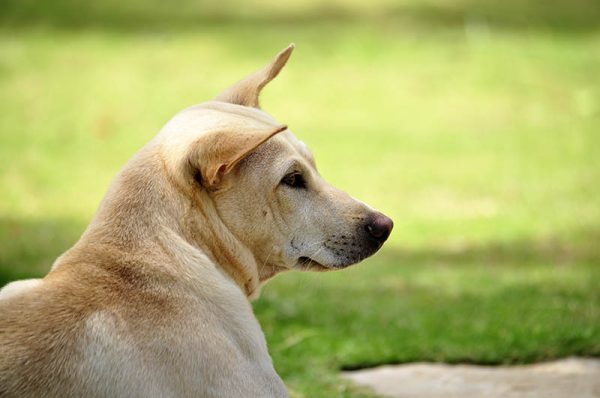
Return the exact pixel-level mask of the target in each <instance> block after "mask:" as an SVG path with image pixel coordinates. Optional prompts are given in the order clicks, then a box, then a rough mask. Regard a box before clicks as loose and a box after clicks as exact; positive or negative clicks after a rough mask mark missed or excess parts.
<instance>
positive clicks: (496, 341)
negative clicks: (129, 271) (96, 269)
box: [0, 0, 600, 397]
mask: <svg viewBox="0 0 600 398" xmlns="http://www.w3.org/2000/svg"><path fill="white" fill-rule="evenodd" d="M154 3H155V4H151V3H148V2H142V1H132V2H127V3H126V4H125V3H123V2H116V1H112V0H110V1H109V0H106V1H102V2H93V3H91V2H90V3H89V5H81V4H79V3H76V2H73V1H70V0H59V1H58V0H57V1H56V2H52V5H51V6H49V5H47V6H44V5H43V4H42V3H37V2H34V1H31V0H27V1H25V0H19V1H16V0H15V1H13V0H8V1H7V2H5V4H4V5H3V12H2V13H1V14H0V24H1V26H0V109H1V110H0V190H1V191H0V192H1V193H2V199H0V285H2V284H4V283H6V282H8V281H9V280H12V279H16V278H23V277H29V276H32V275H43V274H44V273H45V272H47V270H48V269H49V266H50V264H51V263H52V261H53V260H54V259H55V258H56V257H57V256H58V255H59V254H60V253H61V252H62V251H63V250H65V249H66V248H68V247H69V246H70V245H72V244H73V243H74V242H75V241H76V239H77V238H78V236H79V234H80V233H81V232H82V231H83V229H84V228H85V226H86V224H87V222H88V221H89V219H90V218H91V216H92V214H93V213H94V211H95V208H96V206H97V204H98V202H99V201H100V199H101V198H102V195H103V194H104V191H105V189H106V187H107V185H108V183H109V182H110V179H111V178H112V176H113V175H114V174H115V173H116V171H117V170H118V169H119V167H120V166H122V165H123V164H124V163H125V162H126V160H127V159H128V158H129V157H130V156H131V155H132V154H133V153H134V152H135V150H137V149H138V148H139V147H140V146H142V145H143V144H144V143H145V142H146V141H148V140H149V139H150V138H151V137H152V136H153V134H154V133H155V132H156V131H158V129H159V128H160V127H161V125H162V124H164V123H165V122H166V121H167V120H168V118H169V117H170V116H172V115H173V114H174V113H175V112H177V111H178V110H180V109H181V108H183V107H185V106H187V105H189V104H193V103H198V102H201V101H204V100H207V99H210V98H212V97H213V96H214V95H216V94H217V93H218V92H219V90H221V89H223V88H224V87H226V86H228V85H229V84H230V83H232V82H234V81H236V80H237V79H239V78H240V77H242V76H243V75H244V74H246V73H248V72H249V71H251V70H253V69H255V68H256V67H258V66H260V65H262V64H263V63H264V62H266V61H267V60H268V59H270V57H271V56H272V55H273V54H274V53H275V52H277V51H278V50H279V49H281V48H283V47H284V46H285V45H287V44H288V43H289V42H292V41H293V42H295V43H296V44H297V49H296V51H295V54H294V55H293V56H292V59H291V61H290V64H289V65H288V66H287V67H286V69H285V70H284V72H283V73H282V74H281V75H280V77H278V79H277V80H276V81H275V82H274V83H273V84H272V85H271V86H269V87H268V89H267V90H266V92H265V93H264V96H263V101H262V103H263V106H264V108H265V109H266V110H267V111H269V112H270V113H271V114H273V115H274V116H275V117H277V118H278V119H280V121H282V122H284V123H286V124H288V125H289V126H290V127H291V129H292V130H293V131H295V132H296V134H297V135H298V136H299V137H300V138H302V139H303V140H305V141H306V142H307V143H308V144H309V146H311V148H312V149H313V150H314V152H315V155H316V158H317V163H318V166H319V169H320V171H321V174H323V175H324V176H325V177H326V178H328V179H329V180H330V181H332V182H333V183H334V184H336V185H338V186H340V187H341V188H343V189H345V190H347V191H348V192H350V193H351V194H353V195H354V196H356V197H358V198H360V199H363V200H365V201H366V202H368V203H370V204H372V205H373V206H375V207H377V208H379V209H380V210H382V211H384V212H385V213H386V214H388V215H390V216H391V217H392V218H393V219H394V221H395V224H396V226H395V229H394V232H393V234H392V237H391V238H390V242H389V243H388V244H387V245H386V247H385V248H384V249H383V250H382V252H381V253H380V254H379V255H377V256H375V257H374V258H372V259H370V260H368V261H366V262H365V263H364V264H362V265H360V266H357V267H354V268H352V269H349V270H346V271H343V272H339V273H330V274H286V275H282V276H280V277H277V278H276V279H275V280H274V281H273V282H271V283H270V284H269V285H267V286H266V287H265V288H264V290H263V295H262V297H261V298H260V299H259V300H258V301H257V302H255V303H254V306H255V309H256V313H257V316H258V318H259V320H260V322H261V324H262V325H263V328H264V330H265V334H266V337H267V340H268V341H269V346H270V351H271V354H272V356H273V359H274V362H275V366H276V368H277V369H278V371H279V372H280V373H281V375H282V376H283V377H284V379H285V381H286V383H287V384H288V386H289V387H290V388H291V389H292V390H293V392H294V394H295V395H296V396H298V397H332V396H346V397H359V396H370V395H369V393H368V392H360V391H358V390H356V389H354V388H350V387H349V386H348V385H347V384H345V383H343V382H341V381H340V379H339V378H338V377H337V373H338V371H339V369H342V368H344V369H352V368H357V367H363V366H373V365H376V364H380V363H398V362H408V361H424V360H431V361H446V362H475V363H486V364H494V363H523V362H531V361H537V360H546V359H551V358H557V357H563V356H568V355H586V356H598V355H600V289H598V286H600V247H599V245H598V243H599V242H600V200H599V199H598V198H600V184H599V183H598V181H600V136H599V135H598V134H599V131H600V74H599V73H598V71H599V70H600V26H599V25H598V22H597V21H598V20H599V18H600V5H599V4H598V2H596V1H593V0H577V1H574V2H568V3H567V2H564V3H562V2H558V1H553V2H551V3H552V4H549V3H548V2H547V1H541V0H540V1H537V0H535V1H528V2H522V1H516V0H509V1H505V2H495V1H491V0H490V1H485V0H481V1H468V0H462V1H460V0H453V1H435V0H428V1H416V0H402V1H400V2H392V1H391V0H390V1H387V0H378V1H377V2H375V3H374V2H358V1H350V2H331V3H328V4H329V5H328V6H327V7H323V6H321V5H320V4H321V3H320V2H317V1H313V0H294V1H291V2H284V3H282V2H270V3H271V4H268V5H265V4H259V3H257V2H244V4H243V5H236V4H235V3H233V2H231V1H221V2H218V5H219V6H218V7H216V6H214V5H211V4H212V3H210V4H209V3H207V4H202V3H201V2H192V1H182V2H181V5H180V7H166V6H165V4H167V3H165V2H154ZM48 4H50V3H48ZM86 4H87V3H86ZM215 4H217V3H215Z"/></svg>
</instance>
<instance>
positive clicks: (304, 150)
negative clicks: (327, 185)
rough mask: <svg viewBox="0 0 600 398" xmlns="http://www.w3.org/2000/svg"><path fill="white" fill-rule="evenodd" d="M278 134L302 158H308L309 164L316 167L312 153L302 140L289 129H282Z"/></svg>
mask: <svg viewBox="0 0 600 398" xmlns="http://www.w3.org/2000/svg"><path fill="white" fill-rule="evenodd" d="M280 136H281V137H282V138H283V139H285V140H286V141H287V142H288V143H289V144H291V145H292V147H293V148H294V149H295V150H296V152H297V153H298V154H299V155H300V156H302V157H303V158H304V159H306V160H308V162H309V163H310V164H311V166H313V167H314V168H315V169H316V164H315V158H314V157H313V155H312V153H311V152H310V150H309V149H308V146H307V145H306V144H305V143H304V142H302V141H300V140H299V139H298V138H296V136H295V135H294V133H292V132H291V131H289V130H286V131H284V132H283V133H281V134H280Z"/></svg>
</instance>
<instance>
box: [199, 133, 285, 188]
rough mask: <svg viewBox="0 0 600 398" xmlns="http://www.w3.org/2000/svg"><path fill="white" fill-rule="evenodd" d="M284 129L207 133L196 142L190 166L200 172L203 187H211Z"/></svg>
mask: <svg viewBox="0 0 600 398" xmlns="http://www.w3.org/2000/svg"><path fill="white" fill-rule="evenodd" d="M286 129H287V126H283V125H274V126H264V127H253V128H247V127H246V128H245V129H243V130H242V129H240V130H236V131H230V130H227V131H211V132H208V133H206V134H205V135H204V136H203V137H202V139H201V140H200V141H198V143H197V145H198V147H197V148H198V149H197V150H196V151H194V153H193V154H192V156H193V158H192V159H190V163H191V164H192V165H193V166H194V167H195V168H196V170H199V171H200V175H201V183H202V185H203V186H205V187H206V188H209V189H210V188H213V187H215V186H216V185H218V184H219V182H221V179H222V178H223V176H224V175H225V174H227V173H228V172H229V171H231V170H232V169H233V168H234V167H235V165H236V164H237V163H238V162H239V161H240V160H242V159H244V158H245V157H246V156H247V155H249V154H250V153H251V152H252V151H253V150H255V149H256V148H257V147H258V146H259V145H260V144H262V143H263V142H265V141H266V140H268V139H269V138H271V137H272V136H274V135H275V134H277V133H280V132H282V131H284V130H286Z"/></svg>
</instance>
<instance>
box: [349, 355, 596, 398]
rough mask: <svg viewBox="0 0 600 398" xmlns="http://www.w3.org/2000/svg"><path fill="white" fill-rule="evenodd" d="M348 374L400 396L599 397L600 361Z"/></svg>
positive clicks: (388, 369) (421, 367)
mask: <svg viewBox="0 0 600 398" xmlns="http://www.w3.org/2000/svg"><path fill="white" fill-rule="evenodd" d="M343 375H344V377H346V378H348V379H350V380H352V381H353V382H355V383H357V384H359V385H363V386H368V387H371V388H372V389H373V390H374V391H375V392H376V393H377V394H380V395H382V396H387V397H395V398H442V397H443V398H538V397H539V398H600V360H598V359H584V358H568V359H563V360H559V361H554V362H545V363H538V364H533V365H522V366H521V365H520V366H476V365H446V364H432V363H414V364H407V365H398V366H381V367H378V368H373V369H365V370H359V371H354V372H344V373H343Z"/></svg>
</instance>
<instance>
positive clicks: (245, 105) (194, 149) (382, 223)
mask: <svg viewBox="0 0 600 398" xmlns="http://www.w3.org/2000/svg"><path fill="white" fill-rule="evenodd" d="M292 49H293V46H290V47H288V48H286V49H285V50H283V51H282V52H281V53H279V54H278V55H277V56H276V58H275V59H274V60H273V61H272V62H271V63H270V64H268V65H266V66H265V67H264V68H262V69H260V70H259V71H257V72H255V73H253V74H252V75H250V76H248V77H247V78H245V79H244V80H242V81H240V82H238V83H237V84H235V85H234V86H232V87H231V88H229V89H228V90H226V91H225V92H223V93H222V94H220V95H219V96H218V97H217V98H216V100H215V101H211V102H207V103H204V104H201V105H197V106H194V107H191V108H188V109H186V110H184V111H182V112H181V113H180V114H178V115H177V116H176V117H175V118H173V119H172V120H171V121H170V122H169V123H168V124H167V125H166V126H165V128H164V129H163V132H162V134H161V135H162V136H164V144H163V146H164V148H165V149H164V150H165V151H166V152H167V153H168V154H167V155H166V156H165V157H166V158H167V159H172V161H170V162H171V169H173V170H175V173H176V174H177V175H178V176H179V177H181V178H179V184H180V185H181V186H183V187H184V190H183V191H184V192H187V194H188V195H190V196H191V197H192V201H194V203H196V205H197V206H198V212H199V213H198V215H199V216H202V217H206V213H207V212H208V211H213V210H214V211H213V212H214V213H215V217H217V218H218V222H219V223H222V226H223V228H225V229H226V230H227V231H228V232H230V233H231V234H232V236H233V237H235V240H237V241H239V242H241V244H243V245H244V246H245V247H246V248H248V249H249V250H250V252H251V253H252V255H253V256H254V259H255V261H256V264H257V266H258V267H267V268H269V269H271V270H275V271H273V273H275V272H276V271H278V270H283V269H301V270H305V269H312V270H332V269H340V268H343V267H346V266H348V265H351V264H354V263H357V262H359V261H361V260H362V259H364V258H366V257H368V256H370V255H372V254H373V253H375V252H376V251H377V250H378V249H379V248H380V247H381V246H382V244H383V243H384V242H385V240H386V239H387V238H388V236H389V234H390V232H391V230H392V226H393V223H392V220H391V219H389V218H388V217H386V216H384V215H383V214H381V213H379V212H377V211H375V210H373V209H372V208H371V207H369V206H367V205H366V204H364V203H362V202H360V201H358V200H355V199H353V198H352V197H350V196H349V195H348V194H346V193H345V192H342V191H340V190H339V189H336V188H334V187H333V186H332V185H330V184H329V183H328V182H326V181H325V180H324V179H323V178H322V177H321V176H320V175H319V173H318V171H317V168H316V165H315V161H314V159H313V156H312V154H311V152H310V151H309V149H308V148H307V147H306V145H305V144H304V143H303V142H301V141H300V140H298V139H297V138H296V137H295V136H294V134H292V132H291V131H290V130H289V129H287V127H286V126H283V125H281V124H279V123H278V122H277V121H275V120H274V119H273V118H272V117H271V116H269V115H268V114H267V113H265V112H264V111H262V110H260V109H259V108H258V97H259V94H260V91H261V89H262V88H263V87H264V86H265V85H266V84H267V83H268V82H269V81H271V80H272V79H273V78H274V77H275V76H277V74H278V73H279V71H280V70H281V68H282V67H283V66H284V65H285V63H286V61H287V59H288V58H289V56H290V54H291V52H292ZM200 193H202V194H201V195H200V196H198V195H199V194H200ZM200 201H204V202H206V201H210V202H211V206H212V207H211V208H212V209H213V210H206V203H204V204H202V203H200ZM217 234H218V233H217ZM218 238H219V237H217V239H218Z"/></svg>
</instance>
